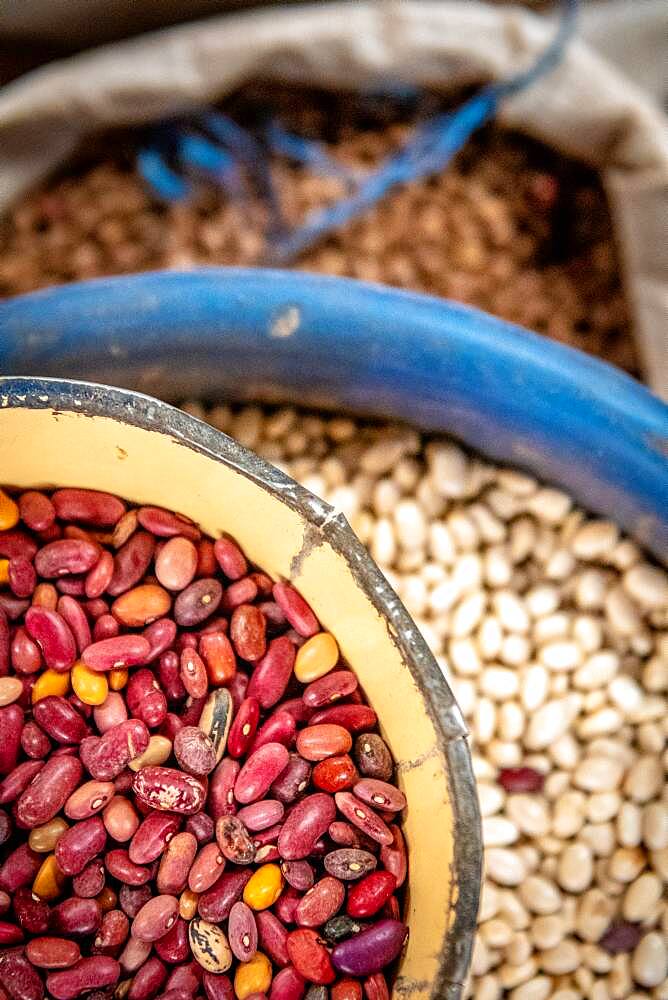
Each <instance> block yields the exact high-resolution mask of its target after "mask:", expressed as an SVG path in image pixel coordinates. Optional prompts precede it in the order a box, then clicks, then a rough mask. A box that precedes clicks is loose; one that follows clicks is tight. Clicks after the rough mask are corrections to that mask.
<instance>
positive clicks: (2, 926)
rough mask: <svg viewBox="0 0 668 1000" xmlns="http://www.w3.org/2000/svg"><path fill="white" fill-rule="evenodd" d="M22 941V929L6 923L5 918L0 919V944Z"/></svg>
mask: <svg viewBox="0 0 668 1000" xmlns="http://www.w3.org/2000/svg"><path fill="white" fill-rule="evenodd" d="M22 941H23V931H22V930H21V928H20V927H17V926H16V924H10V923H7V921H6V920H0V945H13V944H20V943H21V942H22ZM0 959H1V956H0Z"/></svg>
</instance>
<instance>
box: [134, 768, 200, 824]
mask: <svg viewBox="0 0 668 1000" xmlns="http://www.w3.org/2000/svg"><path fill="white" fill-rule="evenodd" d="M132 788H133V790H134V793H135V795H136V796H137V798H138V799H139V801H140V802H143V803H144V805H145V806H148V808H149V809H159V810H164V811H169V812H176V813H180V814H182V815H190V814H191V813H196V812H198V811H199V810H200V809H201V808H202V806H203V805H204V802H205V800H206V786H205V785H204V784H203V782H202V781H200V780H199V779H198V778H195V777H194V776H193V775H191V774H183V772H181V771H177V770H176V769H175V768H173V767H144V768H142V770H141V771H138V772H137V774H135V776H134V779H133V782H132Z"/></svg>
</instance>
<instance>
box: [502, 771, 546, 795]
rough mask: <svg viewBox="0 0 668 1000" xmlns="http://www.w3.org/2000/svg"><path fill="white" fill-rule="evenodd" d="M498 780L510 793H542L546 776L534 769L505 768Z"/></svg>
mask: <svg viewBox="0 0 668 1000" xmlns="http://www.w3.org/2000/svg"><path fill="white" fill-rule="evenodd" d="M497 780H498V782H499V784H500V785H501V786H502V787H503V788H504V789H505V790H506V791H507V792H509V793H515V792H540V791H541V789H542V787H543V783H544V781H545V775H544V774H541V772H540V771H537V770H536V769H535V768H533V767H503V768H501V770H500V771H499V776H498V779H497Z"/></svg>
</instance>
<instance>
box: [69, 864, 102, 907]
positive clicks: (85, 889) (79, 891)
mask: <svg viewBox="0 0 668 1000" xmlns="http://www.w3.org/2000/svg"><path fill="white" fill-rule="evenodd" d="M104 882H105V875H104V865H103V864H102V862H101V861H100V859H99V858H94V859H93V860H92V861H89V862H88V864H87V865H86V866H85V867H84V868H83V869H82V871H81V872H79V874H78V875H75V877H74V878H73V879H72V888H73V889H74V893H75V895H76V896H81V897H82V898H83V899H92V898H93V897H97V896H99V894H100V893H101V892H102V890H103V889H104Z"/></svg>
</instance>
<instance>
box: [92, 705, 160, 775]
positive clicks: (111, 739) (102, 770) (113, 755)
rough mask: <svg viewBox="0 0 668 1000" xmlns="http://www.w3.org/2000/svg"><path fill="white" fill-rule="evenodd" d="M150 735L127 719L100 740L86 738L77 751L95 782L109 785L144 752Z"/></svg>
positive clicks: (138, 722) (140, 724) (139, 725)
mask: <svg viewBox="0 0 668 1000" xmlns="http://www.w3.org/2000/svg"><path fill="white" fill-rule="evenodd" d="M148 743H149V732H148V729H147V728H146V726H145V725H144V723H143V722H142V721H141V720H140V719H128V720H127V722H121V723H120V724H119V725H117V726H113V727H112V728H111V729H108V730H107V731H106V733H104V734H103V735H102V736H89V737H87V738H86V739H85V740H82V742H81V746H80V748H79V753H80V755H81V760H82V761H83V763H84V765H85V767H86V768H87V770H88V771H90V773H91V775H92V776H93V777H94V778H96V779H97V780H98V781H111V780H113V778H115V777H117V776H118V775H119V774H120V773H121V771H122V770H124V768H125V767H127V765H128V764H129V763H130V761H131V760H134V759H135V757H138V756H139V755H140V754H142V753H143V752H144V750H145V749H146V747H147V746H148Z"/></svg>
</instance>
